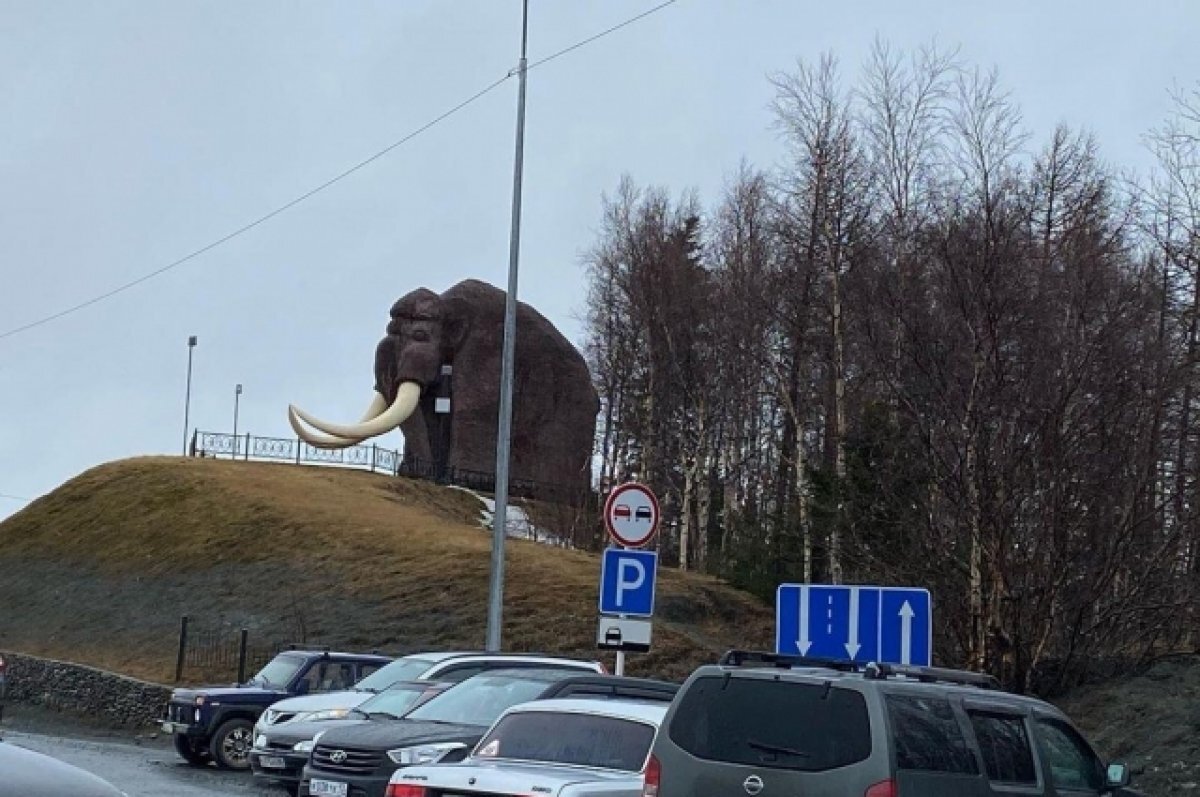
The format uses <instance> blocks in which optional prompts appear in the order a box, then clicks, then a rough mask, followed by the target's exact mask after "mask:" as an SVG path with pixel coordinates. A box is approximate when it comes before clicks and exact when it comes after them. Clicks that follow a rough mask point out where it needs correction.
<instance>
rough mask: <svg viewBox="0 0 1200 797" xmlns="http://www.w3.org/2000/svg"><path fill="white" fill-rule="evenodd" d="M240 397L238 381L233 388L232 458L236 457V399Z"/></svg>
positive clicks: (240, 389) (240, 390) (240, 391)
mask: <svg viewBox="0 0 1200 797" xmlns="http://www.w3.org/2000/svg"><path fill="white" fill-rule="evenodd" d="M241 397H242V385H241V383H240V382H239V383H238V384H237V385H236V386H235V387H234V388H233V458H234V459H237V446H238V436H237V421H238V399H240V398H241Z"/></svg>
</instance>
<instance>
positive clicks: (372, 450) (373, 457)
mask: <svg viewBox="0 0 1200 797" xmlns="http://www.w3.org/2000/svg"><path fill="white" fill-rule="evenodd" d="M375 449H376V446H375V444H374V443H371V473H374V472H375Z"/></svg>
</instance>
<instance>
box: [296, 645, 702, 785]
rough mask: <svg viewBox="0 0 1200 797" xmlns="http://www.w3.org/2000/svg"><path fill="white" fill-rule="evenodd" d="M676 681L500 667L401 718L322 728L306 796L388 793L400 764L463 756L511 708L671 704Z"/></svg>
mask: <svg viewBox="0 0 1200 797" xmlns="http://www.w3.org/2000/svg"><path fill="white" fill-rule="evenodd" d="M678 689H679V685H678V684H673V683H670V682H667V681H656V680H652V679H647V678H619V677H617V676H613V675H576V674H574V673H573V672H572V671H571V670H568V669H564V668H561V667H560V668H548V669H541V670H533V669H528V670H494V671H491V672H485V673H481V674H479V675H476V676H474V677H472V678H470V679H468V680H466V681H463V682H462V683H461V684H458V685H457V686H454V687H452V688H450V689H448V690H446V691H445V692H443V693H442V694H440V695H438V696H437V697H434V698H433V699H431V700H430V701H429V702H427V703H425V704H424V705H421V706H418V707H417V708H415V709H413V710H411V711H409V712H408V714H406V715H405V716H404V718H403V719H402V720H400V721H398V722H382V721H372V722H365V723H361V724H358V725H353V726H348V727H341V728H333V729H330V730H328V731H322V732H321V733H320V735H318V736H317V737H316V739H315V744H314V746H313V751H312V755H311V757H310V758H309V761H308V764H306V765H305V767H304V772H303V774H302V776H301V783H300V794H302V795H310V796H311V795H319V796H320V797H384V792H385V791H386V789H387V786H388V781H389V779H390V778H391V776H392V773H393V772H395V771H396V770H397V769H398V768H400V767H404V766H412V765H415V764H433V763H440V762H455V761H461V760H462V759H463V758H465V757H466V756H467V753H468V752H470V750H471V748H473V747H474V746H475V744H476V743H477V742H478V741H479V740H480V738H482V737H483V735H484V734H485V733H487V730H488V728H490V727H491V725H492V723H494V722H495V721H496V719H497V718H498V717H499V716H500V715H501V714H503V713H504V711H505V710H507V709H509V708H511V707H512V706H515V705H517V704H518V703H524V702H527V701H530V700H545V699H550V698H556V697H571V696H584V695H586V696H592V697H596V698H600V699H603V698H609V699H612V698H617V699H641V700H646V701H657V702H658V703H659V704H665V703H668V702H670V701H671V699H672V698H674V697H675V694H676V692H677V691H678Z"/></svg>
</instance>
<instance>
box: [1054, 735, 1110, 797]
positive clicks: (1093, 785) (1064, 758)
mask: <svg viewBox="0 0 1200 797" xmlns="http://www.w3.org/2000/svg"><path fill="white" fill-rule="evenodd" d="M1037 728H1038V736H1040V737H1041V739H1042V745H1043V746H1044V748H1045V751H1046V763H1047V764H1048V765H1049V767H1050V780H1051V782H1052V783H1053V784H1054V788H1056V789H1080V790H1085V791H1099V790H1100V789H1102V788H1104V783H1105V777H1104V772H1103V765H1102V764H1101V762H1100V760H1099V759H1097V758H1096V754H1095V753H1093V752H1092V750H1091V748H1089V747H1088V745H1087V743H1086V742H1084V741H1083V739H1081V738H1080V737H1079V734H1078V733H1076V732H1075V729H1074V728H1071V727H1070V726H1068V725H1066V724H1064V723H1062V722H1059V721H1057V720H1050V719H1039V720H1038V721H1037Z"/></svg>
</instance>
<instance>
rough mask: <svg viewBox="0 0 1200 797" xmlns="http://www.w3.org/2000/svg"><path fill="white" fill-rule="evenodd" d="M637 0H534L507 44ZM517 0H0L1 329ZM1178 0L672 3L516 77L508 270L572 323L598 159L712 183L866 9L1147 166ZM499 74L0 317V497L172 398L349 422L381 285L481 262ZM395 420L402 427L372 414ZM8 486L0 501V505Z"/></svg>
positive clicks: (256, 186) (842, 55)
mask: <svg viewBox="0 0 1200 797" xmlns="http://www.w3.org/2000/svg"><path fill="white" fill-rule="evenodd" d="M657 3H658V0H604V2H599V0H593V2H583V0H531V2H530V5H531V19H530V33H529V48H530V59H531V60H537V59H538V58H539V57H543V56H545V55H547V54H549V53H551V52H554V51H557V50H559V49H561V48H563V47H566V46H568V45H570V44H573V43H575V42H577V41H579V40H581V39H584V38H586V37H588V36H590V35H592V34H594V33H596V32H598V31H600V30H603V29H605V28H607V27H609V26H611V25H613V24H616V23H618V22H620V21H622V20H624V19H627V18H629V17H631V16H634V15H636V14H638V13H641V12H642V11H645V10H647V9H649V8H651V7H652V6H654V5H656V4H657ZM519 16H520V2H519V0H453V2H452V1H451V0H443V1H442V2H432V1H431V0H424V1H418V0H387V1H386V2H382V1H381V2H341V1H339V2H333V1H332V0H328V1H327V2H315V1H312V0H308V1H306V2H276V1H274V0H257V2H253V3H246V2H232V0H225V1H223V2H222V1H219V0H209V2H192V1H191V0H171V2H149V0H143V2H140V3H134V2H116V1H115V0H105V2H65V1H64V0H29V1H28V2H15V0H0V332H3V331H6V330H8V329H11V328H13V327H16V326H20V325H22V324H25V323H28V322H31V321H34V320H36V319H38V318H40V317H43V316H45V315H48V314H50V313H53V312H56V311H58V310H61V309H63V308H64V307H68V306H71V305H73V304H76V303H78V302H81V301H84V300H86V299H88V298H90V297H92V296H94V295H96V294H100V293H103V292H105V291H106V290H109V289H111V288H113V287H115V286H117V285H119V284H121V283H123V282H126V281H128V280H130V279H134V278H136V277H138V276H140V275H142V274H144V273H146V272H148V271H151V270H154V269H156V268H159V267H161V266H163V265H165V264H167V263H170V262H171V261H173V260H175V259H177V258H179V257H182V256H183V255H185V254H187V253H189V252H191V251H193V250H195V249H197V248H199V247H202V246H204V245H206V244H208V243H211V242H212V241H214V240H216V239H218V238H220V237H222V236H223V235H225V234H227V233H229V232H230V231H232V230H234V229H236V228H238V227H239V226H241V225H243V224H245V223H247V222H249V221H251V220H253V219H255V218H257V217H259V216H261V215H263V214H265V213H267V212H269V211H271V210H272V209H274V208H276V207H278V206H279V205H281V204H283V203H285V202H287V201H289V200H291V199H294V198H295V197H297V196H299V195H300V194H303V193H304V192H306V191H308V190H309V189H311V188H313V187H314V186H316V185H318V184H320V183H322V182H323V181H325V180H326V179H328V178H329V177H331V176H333V175H335V174H337V173H338V172H340V171H341V170H343V169H345V168H347V167H349V166H351V165H352V164H354V163H355V162H357V161H359V160H361V159H363V158H365V157H367V156H369V155H370V154H372V153H373V152H376V151H378V150H380V149H382V148H383V147H385V146H387V145H388V144H390V143H392V142H393V141H395V140H397V139H399V138H400V137H401V136H403V135H404V134H405V133H407V132H409V131H411V130H412V129H414V128H416V127H418V126H420V125H421V124H424V123H425V122H427V121H429V120H430V119H431V118H433V117H434V116H437V115H438V114H440V113H441V112H443V111H445V110H446V109H448V108H449V107H451V106H453V105H455V104H457V103H458V102H460V101H461V100H463V99H465V98H466V97H468V96H470V95H471V94H473V93H474V92H476V91H478V90H479V89H481V88H483V87H484V86H486V85H487V84H489V83H490V82H492V81H493V80H495V79H497V78H499V77H501V76H503V75H504V74H505V73H506V72H507V71H508V70H509V69H510V68H511V67H512V66H514V65H515V62H516V52H517V46H518V35H519V24H520V20H519ZM1198 33H1200V2H1197V1H1196V0H1147V2H1143V3H1131V2H1128V0H1121V1H1120V2H1116V1H1115V0H1114V1H1110V0H1053V1H1052V2H1047V1H1046V0H1006V2H1002V3H997V2H988V3H981V2H970V1H967V2H964V1H963V0H906V2H895V0H848V2H836V3H821V2H800V0H741V1H739V2H735V1H734V0H678V2H676V3H675V4H673V5H671V6H669V7H667V8H666V9H664V10H662V11H659V12H657V13H655V14H653V15H651V16H649V17H647V18H645V19H643V20H641V21H639V22H637V23H635V24H633V25H631V26H629V27H627V28H625V29H623V30H621V31H619V32H617V33H614V34H613V35H611V36H608V37H605V38H603V39H601V40H599V41H597V42H595V43H592V44H590V45H588V46H586V47H584V48H581V49H579V50H576V51H575V52H572V53H570V54H569V55H566V56H564V57H562V58H559V59H557V60H555V61H553V62H552V63H550V64H547V65H546V66H544V67H541V68H539V69H536V70H534V71H532V72H531V73H530V78H529V95H528V116H527V124H528V129H527V138H526V160H525V165H526V171H525V206H524V229H523V236H522V259H521V284H520V290H519V295H520V297H521V299H523V300H524V301H528V302H530V303H531V304H533V305H534V306H535V307H537V308H538V309H540V310H541V311H542V312H543V313H545V314H546V315H547V316H548V317H549V318H550V319H551V320H552V321H554V322H555V323H556V324H557V325H558V326H559V328H560V329H562V330H563V332H564V333H565V334H566V335H567V336H568V337H569V338H571V339H572V340H574V341H576V342H577V343H578V342H579V341H580V338H581V328H580V325H579V322H578V320H577V317H578V314H579V311H580V309H581V300H582V271H581V267H580V255H581V253H582V252H583V251H584V250H585V249H586V248H587V247H588V245H589V244H590V243H591V242H592V241H593V239H594V235H595V231H596V229H597V225H598V222H599V216H600V203H601V195H602V192H605V191H609V192H611V191H612V190H613V189H614V188H615V186H616V185H617V182H618V180H619V179H620V177H621V175H622V173H626V172H627V173H629V174H631V175H632V176H633V177H634V178H635V180H637V181H638V182H639V183H641V184H646V183H654V184H660V185H664V186H668V187H670V188H671V189H672V190H674V191H676V192H678V191H681V190H683V189H686V188H692V187H694V188H695V189H697V190H698V191H699V193H700V196H701V197H702V199H703V200H704V201H706V202H709V203H711V202H712V201H714V200H715V198H716V197H717V196H718V195H719V193H720V189H721V186H722V184H723V182H724V180H725V179H726V178H727V177H728V175H729V173H730V172H731V171H732V170H733V169H734V168H735V167H736V166H737V163H738V161H739V159H741V158H742V157H745V158H746V159H747V160H748V161H749V162H750V163H751V164H753V165H756V166H761V167H769V166H771V165H772V164H773V163H775V162H776V161H777V159H778V158H779V156H780V151H781V150H780V144H779V141H778V140H777V138H776V136H775V133H774V132H773V131H772V129H771V126H770V123H771V117H770V113H769V111H768V104H769V102H770V100H771V87H770V84H769V83H768V80H767V75H768V74H769V73H771V72H775V71H778V70H787V69H789V68H791V67H792V66H793V65H794V63H795V61H796V59H797V58H804V59H815V58H817V57H818V56H819V55H820V53H821V52H823V51H832V52H833V53H835V54H836V55H837V56H838V57H839V59H840V60H841V62H842V65H843V68H844V70H845V71H846V73H847V74H848V75H849V76H850V77H853V75H854V74H855V73H856V71H857V69H858V67H859V65H860V64H861V62H862V60H863V58H864V57H865V54H866V51H867V48H868V47H869V46H870V44H871V40H872V39H873V37H874V36H875V35H876V34H880V35H882V36H883V37H885V38H886V39H887V40H888V41H889V42H891V43H892V44H893V45H894V46H896V47H899V48H902V49H904V50H911V49H912V48H915V47H917V46H919V45H920V44H922V43H925V42H927V41H929V40H930V39H931V38H932V37H936V38H937V40H938V41H939V42H940V43H942V44H944V45H950V46H959V47H961V55H962V57H963V58H964V59H965V60H967V61H969V62H970V63H974V64H979V65H981V66H984V67H990V66H992V65H995V66H997V67H998V68H999V70H1000V75H1001V78H1002V81H1003V83H1004V85H1005V86H1006V87H1008V88H1009V89H1010V90H1011V91H1012V93H1013V95H1014V97H1015V98H1016V99H1017V100H1018V102H1019V103H1020V106H1021V108H1022V110H1023V112H1024V119H1025V125H1026V127H1027V129H1028V130H1029V131H1030V132H1031V133H1032V134H1033V142H1034V143H1035V144H1040V143H1041V142H1042V141H1044V140H1045V139H1046V137H1047V136H1048V134H1049V132H1050V131H1051V130H1052V129H1053V127H1054V125H1055V124H1056V123H1058V122H1060V121H1065V122H1067V123H1069V124H1071V125H1075V126H1081V127H1086V128H1088V129H1090V130H1092V131H1094V132H1095V133H1096V135H1097V137H1098V139H1099V141H1100V144H1101V146H1102V151H1103V155H1104V156H1105V158H1106V159H1107V160H1109V161H1111V162H1115V163H1118V164H1121V165H1122V166H1127V167H1133V168H1138V169H1142V170H1144V169H1146V168H1147V167H1148V166H1149V158H1148V156H1147V155H1146V153H1145V150H1144V148H1143V146H1142V143H1141V136H1142V134H1143V133H1145V132H1146V130H1147V129H1148V128H1150V127H1151V126H1154V125H1156V124H1158V123H1159V122H1160V120H1161V119H1162V118H1163V116H1164V115H1165V114H1166V113H1167V111H1168V107H1169V100H1168V95H1167V90H1168V88H1169V87H1171V86H1172V85H1173V83H1182V84H1192V83H1194V81H1196V80H1197V79H1198V78H1200V47H1197V46H1196V40H1197V34H1198ZM516 88H517V86H516V81H515V80H512V81H509V82H508V83H506V84H504V85H503V86H502V87H500V88H499V89H497V90H496V91H494V92H492V93H491V94H489V95H487V96H486V97H484V98H483V99H482V100H480V101H479V102H477V103H475V104H473V105H472V106H470V107H469V108H467V109H466V110H465V111H463V112H462V113H459V114H457V115H455V116H454V117H452V118H450V119H448V120H447V121H445V122H443V123H442V124H440V125H438V126H436V127H435V128H433V129H432V130H430V131H428V132H427V133H424V134H422V135H421V136H419V137H417V138H416V139H414V140H413V141H412V142H410V143H409V144H406V145H404V146H402V147H399V148H397V149H396V150H394V151H392V152H391V153H390V154H389V155H387V156H386V157H384V158H382V159H380V160H378V161H376V162H374V163H373V164H371V165H370V166H368V167H366V168H364V169H363V170H361V171H359V172H357V173H356V174H354V175H353V176H351V177H349V178H348V179H346V180H344V181H342V182H340V183H338V184H337V185H335V186H334V187H332V188H330V189H329V190H327V191H324V192H322V193H320V194H318V195H317V196H315V197H313V198H312V199H310V200H308V201H307V202H305V203H303V204H301V205H299V206H297V207H295V208H292V209H291V210H289V211H287V212H286V213H284V214H281V215H280V216H278V217H276V218H274V219H272V220H270V221H268V222H267V223H265V224H263V225H262V226H260V227H257V228H256V229H254V230H252V231H251V232H249V233H248V234H246V235H243V236H240V237H238V238H236V239H234V240H232V241H230V242H229V243H226V244H224V245H223V246H220V247H218V248H216V249H214V250H213V251H211V252H208V253H207V254H204V255H202V256H200V257H198V258H196V259H194V260H192V261H190V262H189V263H187V264H186V265H184V266H182V267H180V268H178V269H175V270H173V271H170V272H168V273H167V274H165V275H163V276H161V277H159V278H156V279H154V280H151V281H148V282H146V283H144V284H142V285H140V286H138V287H136V288H134V289H132V290H129V291H127V292H125V293H123V294H121V295H119V296H117V297H115V298H113V299H111V300H108V301H105V302H102V303H99V304H96V305H94V306H91V307H89V308H87V309H85V310H82V311H80V312H78V313H75V314H73V315H70V316H68V317H65V318H62V319H60V320H58V321H56V322H54V323H50V324H46V325H44V326H40V327H37V328H36V329H32V330H30V331H28V332H24V333H22V334H19V335H15V336H11V337H8V338H5V339H0V418H2V419H3V420H0V494H4V495H5V496H19V497H25V498H31V497H35V496H38V495H41V494H43V493H45V492H47V491H49V490H52V489H54V488H55V487H56V486H58V485H59V484H61V483H62V482H63V481H65V480H66V479H69V478H71V477H72V476H75V475H77V474H78V473H80V472H82V471H84V470H86V469H88V468H90V467H92V466H95V465H98V464H100V463H103V462H106V461H110V460H113V459H118V458H123V457H128V456H134V455H139V454H158V453H177V452H180V451H181V450H182V446H183V438H184V428H183V405H184V392H185V391H184V388H185V376H186V370H187V338H188V336H189V335H197V336H198V337H199V345H198V346H197V348H196V350H195V355H196V356H195V365H194V371H193V384H192V405H191V420H192V425H193V426H199V427H200V428H202V429H209V430H222V431H224V430H228V429H229V428H230V427H231V426H232V415H233V398H234V385H235V384H236V383H238V382H241V383H242V384H244V386H245V393H244V395H243V396H242V402H241V418H240V428H241V430H242V431H247V430H249V431H251V432H253V433H256V434H263V435H279V436H288V435H290V430H289V428H288V426H287V421H286V416H285V410H286V407H287V404H288V403H289V402H295V403H297V404H299V405H300V406H302V407H304V408H305V409H307V410H309V411H311V412H313V413H315V414H317V415H319V416H321V417H327V418H329V419H334V420H355V419H357V417H358V415H359V414H360V413H361V412H362V410H363V408H364V407H365V404H366V400H367V399H368V398H369V395H370V393H369V391H370V388H371V386H372V374H371V364H372V356H373V352H374V346H375V343H376V341H377V340H378V338H379V336H380V334H381V332H382V330H383V328H384V326H385V324H386V320H387V310H388V307H389V306H390V305H391V303H392V302H393V301H394V300H395V299H396V298H397V297H399V296H400V295H402V294H404V293H406V292H407V291H409V290H411V289H413V288H416V287H418V286H425V287H428V288H431V289H433V290H435V291H441V290H444V289H445V288H447V287H449V286H450V285H452V284H454V283H455V282H457V281H458V280H460V279H464V278H467V277H475V278H479V279H483V280H486V281H489V282H492V283H493V284H496V285H498V286H503V285H504V284H505V280H506V273H507V262H508V260H507V258H508V232H509V212H510V208H509V199H510V192H511V178H512V157H513V127H514V121H515V100H516ZM383 442H386V444H387V445H389V446H398V445H400V443H401V440H400V437H399V434H398V433H393V435H391V436H389V437H387V438H385V439H384V441H383ZM21 506H22V504H21V503H20V502H19V501H15V500H12V499H10V498H8V497H0V517H4V516H6V515H8V514H11V513H12V512H14V511H17V510H18V509H19V508H20V507H21Z"/></svg>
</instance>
